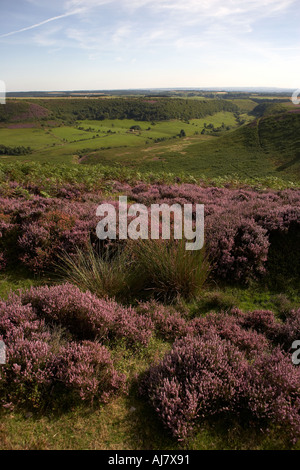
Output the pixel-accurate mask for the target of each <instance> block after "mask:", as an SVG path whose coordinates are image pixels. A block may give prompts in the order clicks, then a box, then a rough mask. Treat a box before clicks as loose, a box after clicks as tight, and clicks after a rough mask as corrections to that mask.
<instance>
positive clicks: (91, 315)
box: [12, 284, 153, 345]
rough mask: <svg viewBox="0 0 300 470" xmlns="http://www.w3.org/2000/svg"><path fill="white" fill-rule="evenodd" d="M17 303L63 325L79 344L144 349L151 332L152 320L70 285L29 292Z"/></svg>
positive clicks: (48, 320)
mask: <svg viewBox="0 0 300 470" xmlns="http://www.w3.org/2000/svg"><path fill="white" fill-rule="evenodd" d="M12 301H14V297H13V298H12ZM20 302H21V303H22V305H26V304H30V305H31V306H32V308H33V310H34V312H36V315H37V316H38V317H39V318H43V319H45V321H46V322H47V323H49V322H54V323H56V324H60V325H62V326H63V327H65V328H67V329H68V330H69V331H70V332H71V333H72V335H74V336H75V337H77V338H79V339H81V340H90V339H92V340H95V339H98V340H101V341H111V340H115V339H125V340H126V341H127V343H128V344H131V345H135V344H136V345H141V344H142V345H147V343H148V341H149V339H150V336H151V334H152V330H153V325H152V322H151V320H150V319H149V318H147V317H145V316H143V315H138V314H137V313H136V312H135V310H134V309H132V308H131V307H130V308H124V307H122V306H121V305H119V304H117V303H116V302H114V301H111V300H104V299H99V298H98V297H96V296H95V295H93V294H91V293H90V292H88V291H87V292H81V291H80V289H78V288H77V287H75V286H73V285H71V284H63V285H58V286H52V287H48V286H43V287H35V288H31V289H30V290H26V291H24V292H21V293H20Z"/></svg>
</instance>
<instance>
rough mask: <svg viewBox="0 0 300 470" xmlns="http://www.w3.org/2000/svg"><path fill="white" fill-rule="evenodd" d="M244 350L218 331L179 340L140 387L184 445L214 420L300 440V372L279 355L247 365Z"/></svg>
mask: <svg viewBox="0 0 300 470" xmlns="http://www.w3.org/2000/svg"><path fill="white" fill-rule="evenodd" d="M242 349H243V347H242V348H241V349H240V347H237V345H236V344H234V343H233V342H232V341H231V340H230V341H229V340H226V339H222V338H221V336H220V335H218V334H215V333H214V331H213V330H212V331H209V332H206V333H205V334H203V335H201V336H189V337H186V338H183V339H181V340H177V341H176V342H175V343H174V345H173V348H172V350H171V352H170V353H167V354H166V356H165V357H164V359H163V360H162V361H161V362H160V363H159V364H157V365H153V366H151V367H150V369H149V370H148V372H147V373H146V375H145V377H144V378H143V381H142V383H141V388H140V392H141V394H142V395H144V396H146V397H147V399H148V400H149V402H150V403H151V405H152V406H153V407H154V409H155V410H156V412H157V413H158V415H159V417H160V419H161V420H162V422H163V423H164V425H165V426H166V427H167V428H168V429H169V431H170V432H171V433H172V435H173V436H174V437H176V438H177V439H179V440H184V439H186V438H188V437H189V435H190V434H191V433H192V431H193V430H194V429H195V428H197V426H199V425H201V422H202V421H203V420H204V419H207V418H208V417H210V416H215V415H216V416H224V415H226V416H230V417H231V418H235V419H240V420H241V421H245V420H247V422H248V423H249V424H251V423H252V425H254V426H256V425H257V427H258V428H262V427H264V429H265V430H267V427H268V426H269V425H270V424H271V425H275V426H277V427H280V428H282V429H283V430H285V432H286V433H287V436H288V438H289V439H290V440H292V441H294V442H295V441H296V440H297V439H298V438H299V437H300V370H299V369H297V368H296V367H295V366H293V364H292V363H291V359H290V357H289V356H287V355H285V354H284V353H283V352H282V351H280V350H279V349H275V350H271V351H268V352H261V353H260V354H256V355H255V356H253V357H252V360H251V361H249V360H247V356H246V354H245V353H244V352H243V351H242Z"/></svg>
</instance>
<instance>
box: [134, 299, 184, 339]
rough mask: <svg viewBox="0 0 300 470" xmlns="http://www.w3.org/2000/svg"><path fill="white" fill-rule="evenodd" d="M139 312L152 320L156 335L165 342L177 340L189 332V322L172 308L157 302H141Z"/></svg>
mask: <svg viewBox="0 0 300 470" xmlns="http://www.w3.org/2000/svg"><path fill="white" fill-rule="evenodd" d="M137 311H138V312H139V313H140V314H142V315H144V316H146V317H149V318H150V319H151V321H152V322H153V324H154V328H155V333H156V334H157V335H158V336H161V337H162V338H164V339H165V340H167V341H169V340H173V341H174V340H175V339H176V338H179V337H182V336H186V335H187V333H188V332H189V330H190V329H189V326H188V323H187V320H186V319H185V318H184V317H183V316H182V315H181V314H180V313H179V312H177V311H176V310H175V308H174V307H172V306H165V305H163V304H161V303H158V302H156V301H155V300H150V301H148V302H143V303H142V302H140V303H139V304H138V307H137Z"/></svg>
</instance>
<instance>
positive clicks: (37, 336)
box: [0, 286, 142, 409]
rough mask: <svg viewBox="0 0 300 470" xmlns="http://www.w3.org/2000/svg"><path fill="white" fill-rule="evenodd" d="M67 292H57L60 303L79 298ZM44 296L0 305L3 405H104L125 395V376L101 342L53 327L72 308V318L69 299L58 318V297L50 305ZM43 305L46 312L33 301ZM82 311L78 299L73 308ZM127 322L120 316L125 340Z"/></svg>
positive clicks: (33, 295)
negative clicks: (4, 354) (5, 358)
mask: <svg viewBox="0 0 300 470" xmlns="http://www.w3.org/2000/svg"><path fill="white" fill-rule="evenodd" d="M58 287H59V286H58ZM68 287H69V286H66V287H65V289H62V290H60V291H58V292H60V293H61V294H62V296H61V300H62V298H63V295H66V296H67V295H68V294H71V293H73V296H74V297H75V295H76V293H77V292H76V291H74V290H73V291H72V290H70V289H68ZM43 292H44V291H42V292H34V291H32V290H31V291H28V294H29V295H30V296H31V300H32V303H29V302H27V301H25V296H26V292H24V293H23V294H21V295H16V294H13V295H11V297H10V298H9V300H8V301H7V302H4V301H1V302H0V339H1V340H3V341H4V342H5V345H6V356H7V363H6V364H5V365H3V366H1V371H0V372H1V374H0V392H1V393H0V394H1V403H2V404H3V405H5V404H7V403H13V404H17V405H21V406H25V407H27V408H33V409H40V408H42V407H52V406H54V403H55V401H57V400H58V399H59V400H60V401H61V403H63V402H64V400H65V401H66V402H72V403H74V402H76V401H78V400H83V401H86V402H88V403H92V402H93V401H95V400H100V401H102V402H105V401H107V400H108V399H109V398H110V397H111V396H112V395H114V394H116V393H122V392H124V391H125V382H126V381H125V376H124V375H123V374H120V373H119V372H117V370H116V369H115V367H114V364H113V361H112V358H111V355H110V352H109V351H108V349H107V348H106V347H105V346H103V345H101V344H99V343H98V341H94V342H92V341H84V340H83V341H80V340H79V339H78V338H77V335H75V334H74V332H70V331H67V330H63V329H59V328H58V326H55V324H56V319H59V318H62V317H63V313H62V312H64V314H66V315H67V314H68V308H69V313H70V312H71V311H72V308H71V307H70V305H69V304H68V302H70V298H68V299H66V301H65V303H64V304H63V305H61V306H60V307H61V310H60V312H56V314H57V317H55V314H54V310H55V309H56V307H58V306H59V298H58V292H57V291H56V292H55V291H54V293H53V302H52V303H51V296H49V297H48V298H47V296H46V295H44V294H43ZM55 294H56V295H55ZM77 295H78V293H77ZM41 299H44V302H45V304H44V307H43V308H44V310H43V311H41V308H39V304H38V302H37V303H36V304H34V300H38V301H41ZM47 303H49V304H50V306H49V305H48V307H49V308H47ZM78 305H79V304H78V301H77V304H76V299H75V301H74V303H73V308H75V309H76V306H78ZM104 307H105V306H104V305H102V308H104ZM108 310H109V306H108ZM47 313H48V315H47ZM51 313H52V315H51ZM127 314H128V312H127ZM60 316H61V317H60ZM125 317H126V314H125V313H124V312H121V313H116V321H118V320H119V328H120V330H119V331H121V329H122V331H123V333H124V335H125V336H126V333H128V331H129V326H128V325H125V323H126V318H125ZM141 318H142V317H141ZM127 320H128V318H127ZM122 322H123V323H124V325H122ZM58 323H59V322H58ZM62 323H63V322H61V323H59V324H60V325H61V324H62ZM77 327H79V323H77ZM108 330H109V329H108V328H107V332H108ZM76 331H77V330H76ZM71 333H72V334H71ZM120 334H121V333H120ZM136 336H137V333H136ZM137 341H138V339H137Z"/></svg>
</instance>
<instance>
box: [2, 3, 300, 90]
mask: <svg viewBox="0 0 300 470" xmlns="http://www.w3.org/2000/svg"><path fill="white" fill-rule="evenodd" d="M0 9H1V11H0V58H1V61H0V80H4V81H5V83H6V86H7V90H8V91H27V90H79V89H122V88H123V89H124V88H155V87H159V88H164V87H200V88H201V87H229V86H232V87H239V86H241V87H242V86H243V87H249V86H251V87H255V86H271V87H287V88H299V87H300V60H299V58H300V28H299V20H300V8H299V0H51V1H45V0H13V1H12V0H1V1H0Z"/></svg>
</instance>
